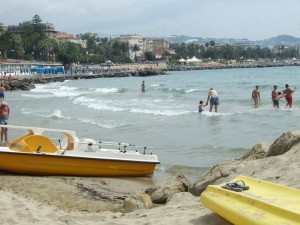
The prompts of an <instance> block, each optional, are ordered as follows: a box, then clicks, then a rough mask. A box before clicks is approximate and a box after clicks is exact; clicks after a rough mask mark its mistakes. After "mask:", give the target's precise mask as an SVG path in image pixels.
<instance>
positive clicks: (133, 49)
mask: <svg viewBox="0 0 300 225" xmlns="http://www.w3.org/2000/svg"><path fill="white" fill-rule="evenodd" d="M139 50H140V47H139V46H138V45H137V44H135V45H134V46H133V47H132V51H133V52H134V58H135V60H136V53H137V52H138V51H139Z"/></svg>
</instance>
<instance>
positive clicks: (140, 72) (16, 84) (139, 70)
mask: <svg viewBox="0 0 300 225" xmlns="http://www.w3.org/2000/svg"><path fill="white" fill-rule="evenodd" d="M287 66H300V62H293V63H288V62H280V63H251V64H241V63H237V64H221V63H215V62H213V63H212V62H211V63H202V64H201V65H199V66H190V65H166V64H164V65H161V66H159V68H152V67H151V68H149V67H148V66H147V65H145V66H144V67H142V66H140V67H133V68H128V69H126V70H122V68H115V69H112V70H108V71H105V72H101V73H97V72H98V71H97V70H95V72H96V73H94V72H93V73H76V74H45V75H41V74H31V75H17V76H9V77H5V76H4V77H2V78H1V81H2V83H3V85H4V88H5V89H6V90H7V91H16V90H31V89H34V88H35V86H34V85H35V84H46V83H52V82H63V81H65V80H80V79H96V78H118V77H131V76H132V77H147V76H157V75H167V72H171V71H189V70H213V69H217V70H219V69H247V68H266V67H287Z"/></svg>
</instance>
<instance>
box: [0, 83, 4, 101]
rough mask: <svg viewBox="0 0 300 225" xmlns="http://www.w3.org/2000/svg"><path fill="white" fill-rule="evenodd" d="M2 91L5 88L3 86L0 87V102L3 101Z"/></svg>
mask: <svg viewBox="0 0 300 225" xmlns="http://www.w3.org/2000/svg"><path fill="white" fill-rule="evenodd" d="M4 91H5V88H4V87H3V84H1V85H0V101H1V102H3V101H4Z"/></svg>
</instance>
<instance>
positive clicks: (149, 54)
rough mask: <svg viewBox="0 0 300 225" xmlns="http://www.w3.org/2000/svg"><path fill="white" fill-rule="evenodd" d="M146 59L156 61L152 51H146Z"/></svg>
mask: <svg viewBox="0 0 300 225" xmlns="http://www.w3.org/2000/svg"><path fill="white" fill-rule="evenodd" d="M145 59H146V60H148V61H154V60H155V55H154V53H153V52H150V51H147V52H145Z"/></svg>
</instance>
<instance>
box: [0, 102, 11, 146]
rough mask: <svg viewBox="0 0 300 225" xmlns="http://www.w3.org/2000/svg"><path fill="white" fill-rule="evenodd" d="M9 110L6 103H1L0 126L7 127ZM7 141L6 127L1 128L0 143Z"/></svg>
mask: <svg viewBox="0 0 300 225" xmlns="http://www.w3.org/2000/svg"><path fill="white" fill-rule="evenodd" d="M9 113H10V109H9V107H8V105H7V102H2V104H1V105H0V124H1V125H7V120H8V118H9ZM3 138H4V139H5V141H7V127H1V141H3Z"/></svg>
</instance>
